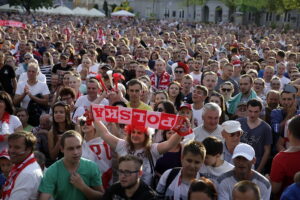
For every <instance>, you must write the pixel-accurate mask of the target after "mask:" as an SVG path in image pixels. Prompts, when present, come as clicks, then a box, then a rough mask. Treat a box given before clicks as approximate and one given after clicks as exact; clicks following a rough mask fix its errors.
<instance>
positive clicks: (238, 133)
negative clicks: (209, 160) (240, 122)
mask: <svg viewBox="0 0 300 200" xmlns="http://www.w3.org/2000/svg"><path fill="white" fill-rule="evenodd" d="M241 135H242V133H241V132H240V131H239V132H235V133H230V134H229V137H234V136H236V137H240V136H241Z"/></svg>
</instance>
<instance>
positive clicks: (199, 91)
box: [192, 85, 208, 127]
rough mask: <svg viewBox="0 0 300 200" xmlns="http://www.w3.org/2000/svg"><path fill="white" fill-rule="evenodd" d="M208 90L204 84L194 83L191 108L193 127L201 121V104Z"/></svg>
mask: <svg viewBox="0 0 300 200" xmlns="http://www.w3.org/2000/svg"><path fill="white" fill-rule="evenodd" d="M207 95H208V90H207V88H206V87H205V86H202V85H196V86H195V87H194V90H193V92H192V100H193V104H192V110H193V117H194V122H195V124H194V125H195V127H197V126H200V125H201V124H202V123H203V120H202V112H203V105H204V101H205V99H206V98H207Z"/></svg>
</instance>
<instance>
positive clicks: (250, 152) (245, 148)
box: [232, 143, 255, 161]
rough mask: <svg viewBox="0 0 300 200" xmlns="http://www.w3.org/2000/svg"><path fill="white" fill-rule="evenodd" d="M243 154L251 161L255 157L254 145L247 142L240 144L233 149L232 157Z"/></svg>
mask: <svg viewBox="0 0 300 200" xmlns="http://www.w3.org/2000/svg"><path fill="white" fill-rule="evenodd" d="M238 156H242V157H244V158H246V159H247V160H249V161H251V160H253V158H254V157H255V151H254V149H253V147H252V146H250V145H249V144H246V143H240V144H238V145H237V146H236V147H235V148H234V151H233V155H232V159H234V158H236V157H238Z"/></svg>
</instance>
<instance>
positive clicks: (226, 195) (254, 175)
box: [218, 143, 271, 200]
mask: <svg viewBox="0 0 300 200" xmlns="http://www.w3.org/2000/svg"><path fill="white" fill-rule="evenodd" d="M232 159H233V163H234V168H233V169H232V170H230V171H228V172H226V173H224V174H223V175H222V176H220V177H219V178H218V192H219V196H218V199H222V200H229V199H232V190H233V188H234V185H235V184H236V183H237V182H239V181H243V180H249V181H251V182H253V183H255V184H256V185H257V186H258V187H259V189H260V192H261V194H262V196H261V197H262V199H270V195H271V184H270V182H269V181H268V179H266V178H265V177H264V176H263V175H261V174H260V173H258V172H257V171H255V170H253V169H251V168H252V165H254V163H255V162H256V158H255V151H254V149H253V148H252V147H251V146H250V145H248V144H244V143H241V144H239V145H237V146H236V148H235V149H234V152H233V156H232Z"/></svg>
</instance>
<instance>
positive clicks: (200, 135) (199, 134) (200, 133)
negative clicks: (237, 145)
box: [194, 124, 224, 142]
mask: <svg viewBox="0 0 300 200" xmlns="http://www.w3.org/2000/svg"><path fill="white" fill-rule="evenodd" d="M221 132H222V126H221V125H219V124H218V125H217V128H216V130H214V131H213V132H212V133H209V132H207V131H206V130H205V129H204V127H203V124H202V125H200V126H198V127H197V128H194V134H195V140H196V141H199V142H202V141H203V140H204V139H205V138H207V137H209V136H215V137H216V138H218V139H220V140H222V141H224V138H223V137H222V134H221Z"/></svg>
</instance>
